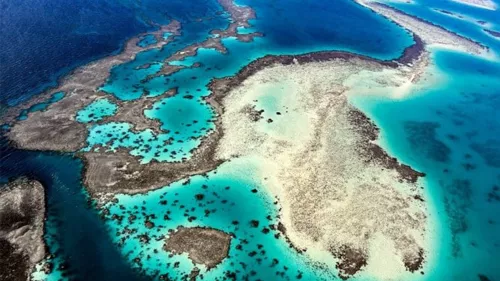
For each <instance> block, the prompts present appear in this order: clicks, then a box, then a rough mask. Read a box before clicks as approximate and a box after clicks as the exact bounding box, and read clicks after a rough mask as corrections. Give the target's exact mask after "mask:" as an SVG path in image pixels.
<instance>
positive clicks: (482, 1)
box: [453, 0, 497, 10]
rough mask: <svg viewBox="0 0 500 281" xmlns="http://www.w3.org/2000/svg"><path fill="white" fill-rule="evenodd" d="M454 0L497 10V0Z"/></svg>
mask: <svg viewBox="0 0 500 281" xmlns="http://www.w3.org/2000/svg"><path fill="white" fill-rule="evenodd" d="M453 1H455V2H459V3H462V4H466V5H471V6H476V7H479V8H483V9H489V10H496V8H497V5H496V4H495V2H493V1H491V0H453Z"/></svg>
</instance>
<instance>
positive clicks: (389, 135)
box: [0, 0, 500, 281]
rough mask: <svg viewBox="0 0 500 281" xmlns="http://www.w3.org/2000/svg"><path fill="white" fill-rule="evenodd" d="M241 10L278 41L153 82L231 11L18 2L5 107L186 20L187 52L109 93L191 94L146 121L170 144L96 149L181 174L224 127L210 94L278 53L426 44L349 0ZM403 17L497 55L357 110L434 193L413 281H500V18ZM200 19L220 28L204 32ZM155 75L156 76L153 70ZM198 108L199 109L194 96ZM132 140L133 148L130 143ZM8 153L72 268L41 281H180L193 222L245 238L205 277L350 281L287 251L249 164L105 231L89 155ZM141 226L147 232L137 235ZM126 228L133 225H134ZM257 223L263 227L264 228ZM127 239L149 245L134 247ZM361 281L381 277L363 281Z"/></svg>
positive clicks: (188, 187)
mask: <svg viewBox="0 0 500 281" xmlns="http://www.w3.org/2000/svg"><path fill="white" fill-rule="evenodd" d="M237 3H238V4H239V5H249V6H251V7H252V8H253V9H255V11H256V13H257V19H255V20H252V21H251V24H252V27H251V28H247V29H240V30H241V31H245V32H253V31H258V32H262V33H263V34H264V37H257V38H255V40H254V41H253V42H249V43H242V42H239V41H237V40H235V39H231V38H228V39H224V40H223V43H224V45H225V46H226V47H227V49H228V53H227V54H221V53H219V52H218V51H215V50H212V49H201V50H199V52H198V54H197V55H196V56H195V57H190V58H187V59H186V60H184V61H180V62H174V63H173V64H180V65H186V66H190V65H192V64H194V63H196V62H201V65H202V66H201V67H198V68H185V69H183V70H181V71H179V72H177V73H175V74H172V75H170V76H167V77H165V76H158V77H156V78H154V79H151V80H148V81H147V82H145V80H144V78H146V77H147V76H148V75H154V74H155V73H157V72H158V71H159V69H160V68H161V66H162V65H163V60H164V59H165V58H167V57H169V56H170V55H171V54H173V53H175V52H176V51H178V50H181V49H182V48H184V47H185V46H187V45H190V44H193V43H196V42H200V41H202V40H204V39H206V38H209V37H210V36H211V35H210V34H209V32H210V31H211V30H212V29H220V28H224V27H226V26H227V25H228V24H229V16H228V14H227V13H222V12H221V11H222V8H221V7H220V6H219V5H218V3H217V2H216V1H215V0H196V1H180V0H178V1H158V0H143V1H137V2H136V1H120V2H116V1H110V0H96V1H92V2H91V3H89V2H88V1H72V2H71V4H69V5H68V4H67V2H65V1H57V0H56V1H35V2H33V1H22V0H21V1H12V0H6V1H3V2H2V3H0V9H2V15H6V16H4V17H2V19H1V20H0V24H1V26H0V27H1V29H2V32H1V33H0V42H1V44H0V51H1V52H0V59H1V64H2V66H1V67H2V70H1V76H0V82H1V95H0V102H1V103H2V104H3V105H4V106H12V105H15V104H18V103H19V102H22V101H24V100H26V99H28V98H29V97H31V96H34V95H37V94H39V93H41V92H42V91H43V90H44V89H46V88H47V87H50V86H53V85H56V83H57V80H58V79H59V78H60V77H62V76H63V75H65V74H67V73H69V72H70V71H71V70H72V69H74V68H75V67H77V66H79V65H82V64H85V63H87V62H89V61H91V60H95V59H98V58H100V57H103V56H106V55H111V54H113V53H116V52H119V51H120V50H121V48H122V47H123V43H124V42H125V41H126V40H128V39H129V38H131V37H133V36H137V35H138V34H143V33H144V32H148V31H152V30H154V29H155V28H157V27H158V25H162V24H167V23H168V22H169V21H171V20H172V19H176V20H179V21H180V22H181V23H182V34H181V35H180V36H177V37H175V38H174V39H175V40H174V41H173V43H172V44H169V45H167V46H166V47H165V48H162V49H153V50H149V51H145V52H142V53H140V54H138V55H137V57H136V58H135V59H134V60H132V61H130V62H127V63H124V64H122V65H119V66H116V67H114V68H113V69H112V71H111V75H110V78H109V79H108V81H107V82H106V83H105V84H104V85H103V86H102V87H101V90H103V91H105V92H107V93H109V94H110V95H113V96H114V97H116V98H117V99H119V100H124V101H132V100H136V99H139V98H143V97H144V95H149V96H158V95H161V94H163V93H164V92H166V91H167V90H169V89H171V88H174V87H177V89H178V93H179V94H178V95H177V96H174V97H171V98H166V99H161V100H159V101H158V102H157V103H156V104H155V105H154V106H153V108H152V109H151V110H146V111H145V114H146V116H148V117H149V118H156V119H158V120H159V121H160V122H161V124H162V125H161V126H162V127H161V128H162V129H163V133H162V134H160V135H159V136H153V133H152V131H150V130H144V131H139V132H137V131H132V130H130V128H131V126H130V124H128V123H109V124H101V125H95V126H93V127H92V129H91V131H90V134H89V139H88V147H87V148H85V150H91V149H93V148H94V147H95V146H96V145H103V146H104V147H105V148H107V149H109V150H115V149H118V148H127V149H129V150H130V153H131V154H132V155H135V156H137V157H139V159H140V160H141V161H142V162H143V163H147V162H150V161H153V160H155V161H165V162H170V161H179V160H182V159H183V158H189V157H190V156H191V155H190V152H189V151H190V150H191V149H192V148H195V147H196V146H198V145H199V137H201V136H203V135H204V134H206V132H207V131H209V130H210V129H212V128H213V126H215V125H214V124H213V117H214V112H213V111H212V109H211V108H210V107H209V106H208V105H207V104H206V103H205V102H203V100H202V99H201V98H202V97H203V96H206V95H208V94H209V90H208V89H207V88H206V85H207V83H208V82H209V81H210V80H211V79H213V78H218V77H224V76H230V75H234V74H235V73H236V72H237V71H238V70H239V69H241V68H242V67H243V66H245V65H246V64H248V63H249V62H251V61H253V60H255V59H257V58H259V57H262V56H264V55H267V54H274V55H281V54H301V53H306V52H313V51H320V50H343V51H349V52H353V53H357V54H362V55H366V56H370V57H374V58H377V59H394V58H397V57H399V56H400V55H401V54H402V52H403V50H404V48H405V47H407V46H410V45H411V44H412V43H413V39H412V36H411V35H410V34H409V33H408V32H407V31H405V30H403V29H401V28H400V27H398V26H397V25H395V24H394V23H392V22H390V21H388V20H387V19H386V18H384V17H382V16H379V15H377V14H375V13H373V12H371V11H370V10H368V9H366V8H363V7H360V6H358V5H357V4H355V3H354V2H353V1H349V0H338V1H335V2H334V4H332V2H331V1H323V0H321V1H308V2H305V1H297V0H287V1H285V0H275V1H264V0H252V1H250V0H240V1H237ZM388 4H390V5H392V6H394V7H396V8H398V9H401V10H404V11H405V12H407V13H409V14H412V15H415V16H418V17H421V18H424V19H427V20H429V21H431V22H433V23H436V24H438V25H441V26H443V27H445V28H447V29H449V30H451V31H453V32H456V33H458V34H460V35H463V36H465V37H468V38H471V39H473V40H475V41H478V42H481V43H482V44H484V45H486V46H488V47H489V48H490V52H491V53H492V54H493V56H492V57H493V58H481V57H478V56H473V55H467V54H464V53H460V52H456V51H450V50H446V49H439V48H433V49H432V52H431V56H432V58H433V61H434V65H432V66H431V67H429V70H428V71H429V72H431V73H432V75H433V76H434V77H435V79H436V81H437V82H436V83H435V84H434V85H433V87H430V88H426V89H425V90H415V91H412V92H411V93H410V94H407V95H406V96H405V97H402V98H400V99H397V100H395V99H393V98H389V97H383V96H380V95H371V94H370V93H369V92H367V93H365V94H364V95H359V96H353V97H352V98H351V102H352V103H353V104H354V105H356V106H357V107H358V108H360V109H361V110H362V111H363V112H365V113H366V114H367V115H368V116H369V117H371V118H372V119H373V120H374V121H375V123H376V124H377V126H378V127H379V128H380V129H381V138H380V140H379V142H380V144H381V145H382V146H383V147H384V148H385V149H386V150H388V151H389V153H390V154H391V155H393V156H395V157H397V158H398V159H399V160H400V161H402V162H403V163H406V164H409V165H411V166H412V167H413V168H415V169H417V170H419V171H422V172H424V173H426V175H427V176H426V177H425V179H424V180H423V185H424V187H425V193H426V199H427V200H428V203H429V204H430V210H431V211H432V212H433V215H434V216H433V217H436V218H437V220H436V221H435V222H433V225H432V231H433V237H434V238H435V241H433V242H434V245H435V247H434V248H433V249H431V253H430V255H429V257H428V260H429V261H428V265H427V266H426V268H425V274H424V275H418V274H416V275H415V276H413V277H412V278H411V280H430V281H441V280H458V281H467V280H481V281H482V279H480V278H481V276H483V277H487V278H489V280H500V263H499V262H498V260H500V219H499V217H498V214H499V213H500V201H499V200H500V199H499V197H500V193H499V192H498V191H495V190H494V188H495V186H497V187H498V186H500V113H499V112H498V110H497V109H498V108H500V62H499V59H498V57H496V54H497V53H500V40H499V39H498V38H494V37H492V36H491V35H488V34H487V33H486V32H484V30H483V28H488V29H492V30H497V31H500V12H498V11H489V10H484V9H479V8H475V7H470V6H464V5H461V4H458V3H456V2H451V1H444V0H439V1H431V0H418V1H414V2H413V3H412V4H406V3H401V2H389V3H388ZM438 10H446V11H449V12H452V13H454V16H452V15H450V14H446V13H443V12H440V11H438ZM457 15H461V17H458V16H457ZM200 18H203V19H204V20H202V21H199V20H197V19H200ZM478 21H485V22H487V24H486V25H484V26H483V25H481V24H480V23H478ZM141 36H142V37H141V40H140V41H139V43H138V45H140V46H141V45H143V46H147V45H149V44H152V43H154V41H153V39H151V36H148V35H147V34H143V35H141ZM165 36H170V35H169V34H166V35H165ZM144 65H149V67H146V68H143V67H140V69H137V67H139V66H144ZM332 75H333V74H332ZM193 77H194V78H193ZM63 95H64V93H58V94H57V95H54V96H53V97H52V100H51V101H49V102H57V100H58V99H60V98H63ZM185 95H192V96H193V98H192V99H185V98H183V97H184V96H185ZM46 106H47V104H42V105H39V106H37V107H35V108H30V109H29V110H28V111H34V110H43V109H44V108H45V107H46ZM115 111H116V105H115V104H113V103H112V102H111V101H110V100H107V99H101V100H98V101H96V102H94V103H92V104H90V105H89V106H87V107H85V108H83V109H82V110H81V111H80V112H79V113H78V115H77V116H76V120H77V121H78V122H84V123H92V122H96V121H99V120H100V119H102V118H103V117H105V116H109V115H112V114H114V112H115ZM28 114H29V112H26V113H25V114H22V115H21V116H20V117H19V119H23V118H26V116H27V115H28ZM195 121H196V122H195ZM5 129H8V128H5ZM123 134H125V135H127V136H129V138H128V139H124V140H122V141H120V140H116V139H117V136H121V135H123ZM170 138H173V139H174V140H175V141H174V142H171V144H170V145H168V146H167V147H161V148H160V147H158V146H157V145H159V144H163V143H164V141H165V140H168V139H170ZM110 140H112V141H111V142H110ZM0 144H1V147H0V149H1V150H0V152H1V154H0V181H3V182H6V181H8V180H11V179H14V178H16V177H19V176H28V177H30V178H33V179H37V180H39V181H40V182H41V183H42V184H43V185H44V186H45V188H46V194H47V203H46V206H47V210H48V211H47V214H48V221H47V225H46V230H47V231H46V232H47V234H46V241H47V243H48V246H49V250H50V251H51V253H53V254H54V255H55V258H54V260H53V261H54V262H55V264H56V270H54V272H53V273H52V274H50V275H49V276H46V275H45V274H43V273H42V272H36V273H35V274H34V278H35V279H36V280H59V279H61V278H62V279H67V280H147V279H146V277H152V278H154V279H159V278H160V276H162V275H168V276H169V277H170V278H173V279H176V278H180V277H181V276H183V275H184V274H186V273H189V272H190V271H191V270H192V268H193V265H192V264H191V263H190V261H189V260H188V259H187V257H186V256H185V255H178V256H174V257H170V256H168V254H167V253H166V252H164V251H163V250H162V249H161V248H162V246H163V241H162V239H161V238H163V237H164V236H165V235H166V234H167V230H168V229H175V228H176V227H178V226H180V225H183V226H200V225H201V226H211V227H215V228H218V229H222V230H225V231H228V232H233V233H235V235H236V237H237V238H236V239H234V240H235V241H234V243H231V250H230V253H231V256H230V258H229V259H227V260H225V261H224V262H223V263H222V264H221V266H219V267H217V269H216V270H211V271H209V272H204V269H203V268H202V272H203V273H204V276H205V280H215V278H216V277H217V276H219V277H220V276H223V275H224V274H225V271H232V272H238V273H239V276H240V277H241V276H244V275H249V277H250V278H251V279H258V278H260V279H261V280H295V279H300V278H301V279H302V280H318V279H326V280H334V279H335V278H336V277H335V276H334V274H333V275H331V272H334V271H335V270H334V269H328V268H327V269H325V268H319V267H318V265H317V264H312V263H311V262H310V261H308V260H307V259H306V258H305V257H304V256H302V255H298V254H297V253H296V252H295V250H293V249H291V248H289V247H288V245H287V243H286V241H284V239H281V238H275V236H274V235H275V234H277V232H276V231H274V230H272V229H271V227H270V225H272V224H275V223H276V222H277V215H278V209H279V206H277V205H276V204H274V199H273V198H270V196H269V194H267V193H266V190H265V186H262V184H261V183H258V182H253V181H251V180H249V179H248V177H246V176H245V173H248V171H252V169H251V166H250V167H249V166H248V165H249V164H248V163H239V162H238V161H233V162H231V164H224V165H223V166H221V167H220V168H218V169H217V172H216V173H215V172H212V173H209V174H208V175H207V176H206V177H202V176H194V177H192V178H191V179H190V181H189V182H187V183H186V182H178V183H174V184H172V185H171V186H168V187H164V188H161V189H158V190H156V191H152V192H149V193H146V194H141V195H134V196H130V195H119V196H117V199H118V203H116V204H114V203H109V205H108V206H107V207H108V208H109V210H110V214H109V215H108V216H105V217H104V218H102V217H101V214H100V213H98V211H96V210H95V208H94V205H93V204H92V202H91V201H90V199H89V198H88V195H87V194H86V191H85V188H84V186H82V183H81V174H82V168H83V167H82V165H83V164H82V162H81V161H79V160H78V159H76V158H75V157H73V155H71V154H59V153H48V152H31V151H22V150H18V149H15V148H13V147H11V146H10V145H9V143H8V142H7V141H6V140H5V139H4V138H2V139H0ZM165 148H166V149H167V150H168V151H164V149H165ZM495 192H496V193H495ZM195 195H202V196H198V197H196V196H195ZM201 197H202V198H203V200H201V201H200V200H199V199H198V198H201ZM165 201H166V203H165ZM165 205H166V206H167V207H165ZM165 208H168V210H169V211H168V212H167V213H166V212H165ZM131 214H134V215H136V216H137V219H136V220H135V221H134V222H131V223H128V220H127V218H128V217H129V216H130V215H131ZM112 215H117V216H123V217H124V218H125V219H124V220H123V223H119V222H117V221H116V220H113V219H111V217H112ZM146 217H147V219H149V220H151V221H153V222H154V224H155V227H154V229H146V227H145V226H144V223H143V222H144V220H145V219H146ZM252 220H255V221H258V222H259V226H258V227H253V226H252V225H251V224H250V223H249V222H250V221H252ZM125 228H129V229H135V230H134V231H135V232H134V233H133V234H132V235H130V236H127V239H123V240H122V238H124V237H125V234H124V233H122V232H121V231H122V230H124V229H125ZM264 228H267V229H268V230H269V231H268V232H267V231H263V229H264ZM266 232H267V233H266ZM146 233H147V234H148V235H149V237H150V243H148V244H146V246H144V245H143V244H142V243H141V238H142V237H144V236H142V235H143V234H146ZM155 238H156V239H155ZM122 241H123V242H122ZM118 245H120V246H118ZM240 247H241V249H242V250H239V249H238V248H240ZM137 258H138V259H139V260H140V262H136V261H137ZM176 263H178V264H176ZM60 265H62V267H60ZM285 268H286V269H285ZM299 277H300V278H299ZM352 280H376V279H373V278H371V277H370V276H364V275H360V277H357V278H353V279H352ZM408 280H410V279H408ZM484 280H488V279H484Z"/></svg>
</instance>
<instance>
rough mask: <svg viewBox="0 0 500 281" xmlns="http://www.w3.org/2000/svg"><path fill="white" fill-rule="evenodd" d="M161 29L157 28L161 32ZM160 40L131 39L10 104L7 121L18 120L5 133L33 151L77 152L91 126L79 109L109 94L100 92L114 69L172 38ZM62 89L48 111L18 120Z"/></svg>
mask: <svg viewBox="0 0 500 281" xmlns="http://www.w3.org/2000/svg"><path fill="white" fill-rule="evenodd" d="M179 29H180V23H179V22H178V21H175V20H174V21H172V22H171V23H170V24H168V25H167V26H165V27H163V28H161V29H160V30H161V32H162V33H163V32H165V31H169V32H171V33H172V34H176V35H178V34H179ZM158 32H160V31H156V33H158ZM170 38H171V37H169V39H167V40H163V41H158V42H157V43H155V44H152V45H149V46H147V47H145V48H142V47H139V46H137V42H138V41H139V37H135V38H133V39H131V40H129V41H128V42H127V43H126V44H125V47H124V50H123V52H121V53H120V54H118V55H115V56H110V57H106V58H103V59H100V60H98V61H95V62H91V63H89V64H87V65H85V66H82V67H79V68H77V69H75V70H74V71H73V72H72V73H70V74H69V75H67V76H66V77H64V78H63V79H62V80H61V81H60V82H59V86H58V87H55V88H54V89H51V90H49V91H47V92H45V93H43V94H41V95H40V96H37V97H36V98H34V99H32V100H30V101H28V102H27V103H24V104H22V105H20V106H17V107H11V108H9V110H8V111H7V112H6V113H5V114H4V115H2V121H3V122H4V123H15V124H14V126H12V128H11V130H10V131H9V132H8V133H7V134H6V135H7V137H8V138H9V139H10V140H11V141H12V142H13V144H14V145H16V146H17V147H19V148H23V149H30V150H51V151H63V152H74V151H76V150H78V149H81V148H83V147H84V146H85V144H86V140H87V134H88V129H87V126H86V125H85V124H82V123H78V122H76V121H75V116H76V114H77V112H78V111H79V110H80V109H82V108H83V107H85V106H87V105H88V104H90V103H91V102H93V101H95V100H96V99H98V98H102V97H107V96H108V95H107V94H105V93H103V92H100V91H97V89H98V87H100V86H101V85H102V84H103V83H104V82H105V81H106V79H108V77H109V74H110V71H111V68H112V67H113V66H115V65H118V64H122V63H124V62H127V61H129V60H132V59H133V58H134V57H135V55H136V54H137V53H139V52H141V51H143V50H147V49H153V48H161V47H162V46H163V45H165V44H168V43H170V42H171V41H172V40H173V39H170ZM59 91H63V92H65V96H64V98H63V99H61V100H60V101H58V102H55V103H53V104H50V105H49V106H48V107H47V109H46V110H43V111H37V112H33V113H30V114H29V115H28V118H27V119H26V120H22V121H16V118H17V116H19V113H20V112H21V111H22V110H24V109H27V108H29V107H30V106H33V105H35V104H37V103H40V102H43V101H46V100H48V99H49V98H50V96H51V95H52V94H53V93H55V92H59Z"/></svg>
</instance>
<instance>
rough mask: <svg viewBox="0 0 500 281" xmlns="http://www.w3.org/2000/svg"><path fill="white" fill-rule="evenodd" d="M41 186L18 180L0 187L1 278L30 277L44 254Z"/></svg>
mask: <svg viewBox="0 0 500 281" xmlns="http://www.w3.org/2000/svg"><path fill="white" fill-rule="evenodd" d="M44 206H45V195H44V190H43V186H42V185H41V184H40V183H39V182H36V181H31V180H28V179H24V178H21V179H17V180H15V181H13V182H11V183H9V184H7V185H5V186H1V187H0V268H1V270H0V280H30V274H31V272H32V270H33V269H34V266H35V264H36V263H38V262H39V261H41V260H42V259H43V258H44V257H45V253H46V250H45V242H44V240H43V233H44V219H45V207H44Z"/></svg>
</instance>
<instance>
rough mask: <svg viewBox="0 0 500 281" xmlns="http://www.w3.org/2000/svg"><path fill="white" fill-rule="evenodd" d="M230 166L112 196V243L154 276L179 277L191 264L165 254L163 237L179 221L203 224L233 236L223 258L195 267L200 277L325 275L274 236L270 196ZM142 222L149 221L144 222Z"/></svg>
mask: <svg viewBox="0 0 500 281" xmlns="http://www.w3.org/2000/svg"><path fill="white" fill-rule="evenodd" d="M226 166H227V165H226ZM233 168H234V166H232V165H230V167H221V168H219V169H218V172H217V173H214V172H211V173H209V174H208V175H207V176H195V177H192V178H190V182H189V184H186V183H184V182H177V183H174V184H172V185H170V186H168V187H165V188H162V189H159V190H156V191H152V192H149V193H147V194H144V195H134V196H129V195H118V196H117V197H116V198H117V199H118V202H117V203H110V204H108V205H107V206H106V207H107V208H109V211H110V213H109V215H107V224H108V226H109V227H110V229H111V231H112V232H113V233H114V232H116V233H119V234H118V235H117V236H116V237H115V242H116V243H117V244H120V247H121V248H122V252H123V254H124V255H126V256H127V258H128V259H129V260H133V261H134V263H133V264H132V265H133V266H134V267H137V268H139V269H140V270H141V271H143V273H145V274H147V275H149V276H154V277H156V278H155V279H158V278H159V277H160V276H162V275H166V276H168V277H169V278H171V279H173V280H180V279H181V278H182V277H183V276H184V275H186V274H188V273H189V272H190V271H191V270H192V269H193V268H194V265H193V264H192V262H191V261H190V260H189V259H187V256H186V255H174V256H172V257H169V255H168V253H167V252H165V251H164V250H163V249H162V247H163V245H164V239H165V237H168V235H169V231H171V230H175V229H176V228H177V227H179V226H184V227H191V226H208V227H213V228H216V229H219V230H224V231H226V232H228V233H231V235H233V238H232V240H231V246H230V258H229V259H225V260H224V261H223V262H222V263H221V264H220V265H219V266H217V268H215V269H213V270H210V271H206V269H204V268H203V267H201V268H200V269H201V270H202V272H201V274H203V276H204V278H205V280H216V278H217V277H218V278H220V277H221V276H225V275H226V273H227V272H232V273H235V276H236V280H244V279H245V278H251V279H252V280H257V279H260V280H278V279H279V280H291V279H300V278H297V277H298V276H300V277H301V278H302V279H303V280H311V279H317V278H319V277H321V276H323V277H325V276H328V275H325V274H326V272H324V271H321V270H318V271H316V270H314V268H312V267H311V265H308V264H306V259H303V258H300V257H297V254H296V252H295V250H293V249H292V248H290V247H289V246H288V245H287V244H286V242H285V241H284V240H283V239H280V233H279V231H277V230H276V225H277V215H278V213H277V209H276V206H275V205H274V203H273V200H272V198H269V197H268V196H267V194H266V193H265V192H264V189H262V186H259V185H258V184H256V183H254V182H252V181H249V180H245V179H244V178H241V177H238V176H235V175H234V171H233ZM245 168H248V167H246V166H245ZM113 216H115V219H112V217H113ZM146 221H148V222H150V223H152V224H153V226H152V227H151V228H148V227H146V225H145V222H146ZM252 222H254V224H252ZM255 222H257V225H255ZM145 235H147V238H145V237H146V236H145ZM175 263H179V264H178V265H176V266H174V264H175ZM139 265H141V266H139ZM330 278H331V276H330Z"/></svg>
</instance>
